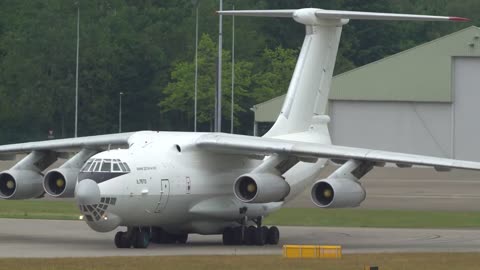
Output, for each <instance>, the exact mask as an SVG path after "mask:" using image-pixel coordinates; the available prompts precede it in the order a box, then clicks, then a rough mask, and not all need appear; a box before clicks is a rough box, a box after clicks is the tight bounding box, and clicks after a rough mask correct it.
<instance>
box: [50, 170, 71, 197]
mask: <svg viewBox="0 0 480 270" xmlns="http://www.w3.org/2000/svg"><path fill="white" fill-rule="evenodd" d="M79 172H80V169H74V168H58V169H54V170H51V171H49V172H48V173H47V174H46V175H45V177H44V178H43V188H44V189H45V192H47V194H48V195H50V196H52V197H57V198H61V197H68V198H71V197H73V196H74V191H75V185H76V184H77V177H78V173H79Z"/></svg>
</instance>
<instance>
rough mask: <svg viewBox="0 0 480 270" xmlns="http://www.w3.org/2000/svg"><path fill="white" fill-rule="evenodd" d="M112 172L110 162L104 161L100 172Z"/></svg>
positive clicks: (108, 160)
mask: <svg viewBox="0 0 480 270" xmlns="http://www.w3.org/2000/svg"><path fill="white" fill-rule="evenodd" d="M111 170H112V160H110V159H104V160H103V163H102V170H101V171H102V172H110V171H111Z"/></svg>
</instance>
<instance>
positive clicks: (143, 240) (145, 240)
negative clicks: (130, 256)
mask: <svg viewBox="0 0 480 270" xmlns="http://www.w3.org/2000/svg"><path fill="white" fill-rule="evenodd" d="M148 244H150V234H149V233H148V232H146V231H137V232H135V235H134V237H133V247H134V248H147V247H148Z"/></svg>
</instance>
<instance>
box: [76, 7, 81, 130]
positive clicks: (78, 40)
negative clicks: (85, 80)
mask: <svg viewBox="0 0 480 270" xmlns="http://www.w3.org/2000/svg"><path fill="white" fill-rule="evenodd" d="M76 5H77V68H76V71H75V138H76V137H77V136H78V55H79V50H80V5H79V3H78V2H76Z"/></svg>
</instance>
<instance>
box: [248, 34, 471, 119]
mask: <svg viewBox="0 0 480 270" xmlns="http://www.w3.org/2000/svg"><path fill="white" fill-rule="evenodd" d="M457 56H462V57H469V56H471V57H479V56H480V28H478V27H475V26H471V27H469V28H466V29H464V30H461V31H458V32H455V33H453V34H450V35H447V36H444V37H441V38H439V39H436V40H433V41H431V42H428V43H425V44H422V45H420V46H417V47H414V48H412V49H409V50H406V51H403V52H400V53H397V54H395V55H392V56H389V57H386V58H384V59H381V60H379V61H376V62H373V63H370V64H368V65H365V66H362V67H359V68H356V69H353V70H351V71H348V72H345V73H343V74H340V75H337V76H335V77H334V78H333V81H332V90H331V92H330V100H359V101H412V102H451V101H452V98H453V95H452V85H453V84H452V67H453V66H452V59H453V58H454V57H457ZM283 100H284V96H280V97H276V98H274V99H271V100H269V101H266V102H263V103H260V104H257V105H255V106H254V107H253V110H254V111H255V121H257V122H271V121H274V119H276V117H277V115H278V112H279V111H280V109H281V105H282V103H283ZM272 119H273V120H272Z"/></svg>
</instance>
